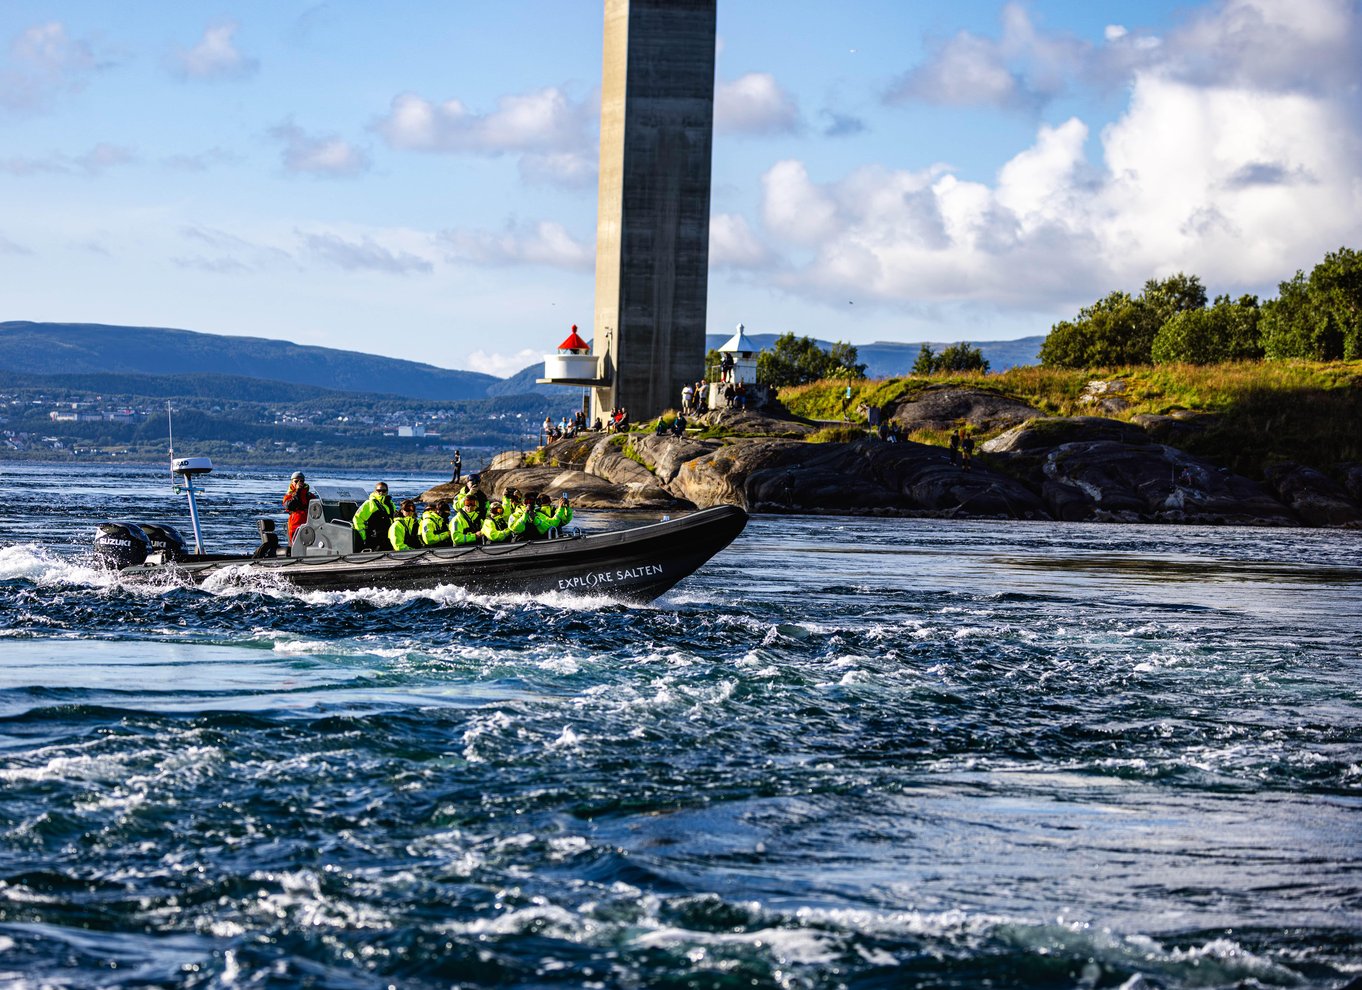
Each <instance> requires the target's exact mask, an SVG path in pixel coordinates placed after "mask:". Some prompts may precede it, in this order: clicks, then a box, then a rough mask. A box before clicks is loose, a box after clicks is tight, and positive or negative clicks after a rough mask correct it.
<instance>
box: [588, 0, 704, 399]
mask: <svg viewBox="0 0 1362 990" xmlns="http://www.w3.org/2000/svg"><path fill="white" fill-rule="evenodd" d="M715 3H716V0H605V58H604V68H603V71H602V78H601V161H600V198H599V203H598V208H597V209H598V219H597V230H596V312H595V326H594V329H595V334H596V341H595V346H594V347H593V350H594V351H595V352H596V353H597V354H605V355H607V357H606V368H605V371H606V373H607V374H608V375H611V376H613V383H612V385H611V386H610V387H609V388H599V389H595V390H593V392H594V394H593V400H592V401H593V417H594V416H597V415H599V416H601V417H602V418H605V417H607V416H608V415H609V413H610V411H611V410H612V409H614V408H615V407H616V406H624V407H625V408H626V409H628V410H629V418H630V420H632V421H633V422H639V421H641V420H643V419H646V418H649V417H651V416H656V415H657V414H658V413H660V412H661V411H662V410H664V409H667V408H669V407H676V406H679V404H680V402H681V388H682V386H683V385H685V384H686V383H687V382H694V381H696V380H697V379H699V378H700V377H701V375H702V374H703V373H704V359H705V306H706V302H707V293H708V289H709V190H710V155H711V148H712V145H713V138H714V45H715Z"/></svg>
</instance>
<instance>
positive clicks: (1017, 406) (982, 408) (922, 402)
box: [888, 385, 1040, 433]
mask: <svg viewBox="0 0 1362 990" xmlns="http://www.w3.org/2000/svg"><path fill="white" fill-rule="evenodd" d="M1039 415H1040V410H1038V409H1036V408H1034V407H1033V406H1029V405H1027V404H1026V403H1025V402H1021V401H1019V400H1017V399H1012V398H1009V397H1008V396H1005V395H999V394H998V393H997V392H990V391H988V390H987V389H979V388H961V387H959V386H955V385H933V386H929V387H928V388H925V389H923V390H922V391H921V392H918V393H916V394H915V395H914V396H913V397H912V398H911V399H910V400H908V401H906V402H901V403H899V404H898V405H897V406H895V407H894V409H893V410H892V411H891V412H890V413H889V415H888V418H889V419H892V420H894V421H895V422H897V423H898V424H899V425H900V426H901V427H902V428H903V430H904V432H906V433H911V432H913V431H914V430H923V429H928V430H951V429H954V428H955V427H956V426H959V425H961V424H968V425H969V426H971V427H973V428H975V429H977V430H997V429H1001V428H1003V427H1007V426H1013V425H1015V424H1017V423H1023V422H1025V421H1026V420H1028V419H1031V418H1032V417H1034V416H1039Z"/></svg>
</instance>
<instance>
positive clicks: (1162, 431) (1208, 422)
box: [1130, 409, 1219, 447]
mask: <svg viewBox="0 0 1362 990" xmlns="http://www.w3.org/2000/svg"><path fill="white" fill-rule="evenodd" d="M1218 420H1219V417H1218V416H1216V415H1215V414H1213V413H1195V412H1192V411H1190V410H1187V409H1179V410H1176V411H1174V412H1171V413H1168V414H1166V415H1165V414H1159V413H1136V414H1135V415H1134V416H1131V417H1130V421H1131V422H1132V423H1134V424H1135V425H1136V426H1138V427H1140V429H1142V430H1144V431H1145V432H1146V433H1147V434H1149V437H1150V439H1151V440H1154V441H1155V442H1156V443H1166V444H1171V445H1172V446H1174V447H1177V446H1180V445H1181V444H1184V443H1187V442H1189V441H1191V440H1193V439H1195V438H1196V437H1198V436H1200V435H1201V434H1202V433H1204V432H1205V431H1206V430H1207V429H1209V428H1210V427H1212V426H1214V425H1215V423H1216V422H1217V421H1218Z"/></svg>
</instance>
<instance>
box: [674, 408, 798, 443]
mask: <svg viewBox="0 0 1362 990" xmlns="http://www.w3.org/2000/svg"><path fill="white" fill-rule="evenodd" d="M691 425H693V426H704V427H722V428H723V429H724V431H725V432H726V433H728V435H729V436H735V437H795V438H798V437H805V436H808V435H809V434H810V433H814V432H817V430H818V425H817V424H816V423H812V422H810V421H809V420H807V419H800V418H799V417H797V416H790V415H789V414H785V415H781V414H780V412H779V411H778V410H774V409H763V410H761V411H759V412H757V411H753V410H751V409H711V410H710V411H709V412H707V413H702V414H700V415H699V416H697V417H695V418H694V419H693V420H691Z"/></svg>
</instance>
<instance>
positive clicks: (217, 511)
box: [0, 466, 1362, 988]
mask: <svg viewBox="0 0 1362 990" xmlns="http://www.w3.org/2000/svg"><path fill="white" fill-rule="evenodd" d="M319 476H320V473H319ZM3 478H4V482H5V489H6V492H7V494H8V496H9V497H8V498H7V500H6V505H5V507H3V508H0V589H3V593H2V595H0V795H3V797H2V799H0V985H6V986H9V985H13V986H18V987H35V988H36V987H47V986H101V987H103V986H109V987H115V986H116V987H152V986H155V987H160V986H186V987H217V986H224V987H225V986H232V987H238V986H249V987H297V986H326V987H355V988H367V987H387V986H395V987H402V988H407V987H449V986H492V985H521V986H541V987H547V986H563V987H577V986H595V987H654V986H661V987H688V986H717V987H753V986H755V987H765V986H778V987H839V986H846V987H981V986H990V987H1003V988H1006V987H1084V988H1089V987H1119V986H1125V987H1131V988H1136V987H1169V988H1172V987H1221V986H1245V987H1254V986H1281V987H1342V986H1346V985H1351V986H1354V987H1356V986H1358V985H1359V979H1362V893H1360V891H1362V538H1360V537H1362V534H1358V533H1340V532H1321V531H1304V530H1246V529H1235V530H1231V529H1197V528H1177V527H1158V528H1156V527H1140V526H1123V527H1116V526H1108V527H1102V526H1086V525H1075V524H1067V525H1061V524H1033V523H1015V522H1006V523H1002V522H999V523H994V522H940V521H917V520H907V521H904V520H867V519H850V518H820V519H808V518H776V517H761V518H757V519H754V520H753V521H752V523H751V524H750V525H749V527H748V529H747V531H746V532H745V533H744V534H743V536H742V537H740V538H739V540H738V541H737V542H736V543H735V544H734V545H733V546H732V547H731V548H730V549H729V550H728V551H726V552H725V553H723V554H722V555H720V557H718V558H716V559H715V560H714V561H712V562H711V563H710V564H709V565H708V566H706V567H705V568H704V569H703V570H702V571H701V572H700V573H699V574H697V575H695V576H694V577H692V578H691V579H689V580H688V581H686V582H684V583H683V584H682V585H681V586H680V587H679V588H677V589H676V590H675V591H673V592H672V593H670V594H669V595H668V596H666V597H665V598H663V599H662V600H660V601H659V602H657V603H655V604H654V605H652V606H644V607H640V606H631V605H624V604H620V603H618V602H612V601H610V600H608V599H597V598H572V597H550V598H543V599H528V598H484V597H475V596H469V595H467V594H464V593H463V592H460V591H458V590H455V589H452V588H441V589H437V590H435V591H433V592H425V593H400V594H399V593H393V592H384V591H382V590H371V591H364V592H355V593H346V594H306V595H299V594H295V593H290V592H289V591H288V590H287V589H285V588H282V587H277V586H268V585H252V584H251V583H249V582H237V583H235V584H229V585H223V586H219V587H214V588H209V589H206V590H204V589H190V588H183V587H164V588H159V589H145V588H132V587H126V586H124V585H122V584H120V582H119V581H118V580H117V578H116V577H114V576H112V575H110V574H108V573H105V572H102V571H100V570H98V569H97V568H95V567H93V566H92V564H91V563H90V561H89V559H88V558H87V557H86V556H85V547H86V545H87V543H88V540H89V538H90V535H91V532H92V528H93V525H94V524H95V523H96V522H98V521H100V520H102V519H106V518H119V519H130V520H133V521H139V520H140V521H148V522H151V521H162V522H166V521H169V522H173V523H176V524H179V525H181V526H183V525H184V520H183V516H184V510H183V506H182V505H181V504H179V503H178V502H177V501H175V500H173V499H172V496H171V495H170V494H169V492H168V484H167V481H166V477H165V474H164V472H163V471H157V470H149V469H148V470H137V469H128V468H125V469H115V468H107V469H102V470H98V471H96V470H92V469H83V470H77V471H75V472H69V471H67V470H66V469H58V468H52V467H22V468H12V467H8V466H7V467H5V468H4V470H3ZM362 480H363V481H365V482H367V481H369V480H372V479H368V478H365V479H362ZM387 480H388V481H389V482H390V483H391V484H392V488H393V491H394V493H397V494H415V493H417V492H419V491H421V490H422V489H423V488H424V487H426V486H427V485H428V484H429V483H432V482H434V481H436V480H439V479H435V478H394V477H389V478H388V479H387ZM283 485H284V480H283V478H282V476H279V475H275V476H270V475H265V474H259V473H255V474H251V473H239V474H235V475H233V474H232V473H231V472H223V473H222V474H218V475H213V476H212V477H211V478H210V479H208V482H207V487H208V489H209V494H208V496H207V498H206V504H205V535H206V537H207V542H208V543H209V544H211V545H212V546H213V547H214V548H217V549H226V548H229V547H238V548H249V546H250V544H251V541H252V537H253V534H254V531H255V528H254V524H253V518H254V517H255V516H257V515H261V514H265V513H268V512H273V511H276V510H277V506H278V499H279V497H280V495H281V494H282V487H283ZM582 515H585V516H587V517H588V525H591V524H593V523H592V520H591V519H590V516H591V514H590V513H583V514H582ZM594 524H596V525H601V524H602V523H601V522H599V521H597V522H595V523H594Z"/></svg>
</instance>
